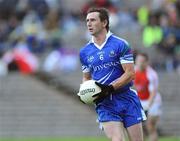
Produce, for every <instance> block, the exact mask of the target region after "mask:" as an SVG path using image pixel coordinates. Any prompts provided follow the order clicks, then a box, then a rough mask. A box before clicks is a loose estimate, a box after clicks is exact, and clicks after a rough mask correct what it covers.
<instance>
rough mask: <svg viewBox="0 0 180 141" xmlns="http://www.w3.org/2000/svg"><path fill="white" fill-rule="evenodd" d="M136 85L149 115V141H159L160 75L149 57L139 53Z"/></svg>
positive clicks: (147, 126) (147, 127) (147, 124)
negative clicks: (149, 61) (150, 63)
mask: <svg viewBox="0 0 180 141" xmlns="http://www.w3.org/2000/svg"><path fill="white" fill-rule="evenodd" d="M135 74H136V75H135V80H134V85H135V87H136V90H137V92H138V96H139V98H140V100H141V104H142V106H143V108H144V110H145V111H146V113H147V117H148V118H147V122H146V123H145V127H146V129H147V131H148V135H149V140H150V141H157V140H158V134H157V122H158V119H159V116H160V115H161V96H160V94H159V93H158V75H157V73H156V71H155V70H154V69H152V67H150V65H149V64H148V56H147V54H145V53H139V54H138V55H137V56H136V67H135Z"/></svg>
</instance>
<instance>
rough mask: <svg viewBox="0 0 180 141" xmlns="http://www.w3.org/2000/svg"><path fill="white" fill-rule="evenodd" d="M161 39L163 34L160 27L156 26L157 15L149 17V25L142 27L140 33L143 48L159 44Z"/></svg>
mask: <svg viewBox="0 0 180 141" xmlns="http://www.w3.org/2000/svg"><path fill="white" fill-rule="evenodd" d="M162 38H163V32H162V29H161V27H160V26H159V25H158V17H157V15H153V14H152V15H151V16H150V17H149V24H148V25H147V26H145V27H144V29H143V33H142V39H143V45H144V47H152V46H153V45H157V44H159V43H160V42H161V40H162Z"/></svg>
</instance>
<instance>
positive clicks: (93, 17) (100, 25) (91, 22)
mask: <svg viewBox="0 0 180 141" xmlns="http://www.w3.org/2000/svg"><path fill="white" fill-rule="evenodd" d="M86 24H87V28H88V30H89V32H90V34H91V35H93V36H95V35H97V34H99V33H100V32H101V31H102V30H103V29H104V28H105V26H106V25H105V22H102V21H101V20H100V18H99V13H98V12H92V13H89V14H88V15H87V17H86Z"/></svg>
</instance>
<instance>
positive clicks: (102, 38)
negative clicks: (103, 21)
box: [93, 30, 107, 46]
mask: <svg viewBox="0 0 180 141" xmlns="http://www.w3.org/2000/svg"><path fill="white" fill-rule="evenodd" d="M106 34H107V31H106V30H103V31H102V32H100V33H99V34H97V35H94V36H93V40H94V42H95V43H96V44H97V45H99V46H101V45H102V44H103V43H104V42H105V40H106Z"/></svg>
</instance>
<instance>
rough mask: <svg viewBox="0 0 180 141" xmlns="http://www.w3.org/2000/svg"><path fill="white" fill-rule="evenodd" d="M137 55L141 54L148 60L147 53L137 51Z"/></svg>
mask: <svg viewBox="0 0 180 141" xmlns="http://www.w3.org/2000/svg"><path fill="white" fill-rule="evenodd" d="M137 55H140V56H143V57H144V58H145V59H146V61H149V57H148V55H147V54H146V53H144V52H139V53H138V54H137Z"/></svg>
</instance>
